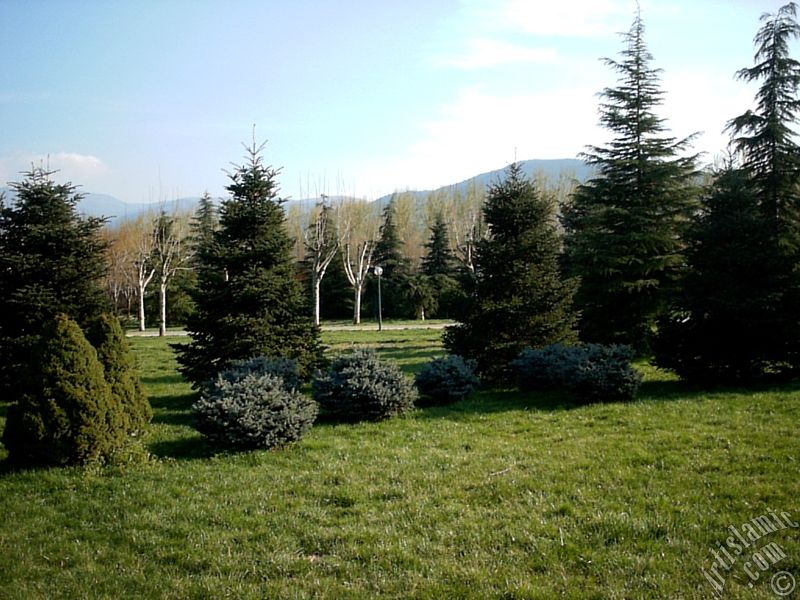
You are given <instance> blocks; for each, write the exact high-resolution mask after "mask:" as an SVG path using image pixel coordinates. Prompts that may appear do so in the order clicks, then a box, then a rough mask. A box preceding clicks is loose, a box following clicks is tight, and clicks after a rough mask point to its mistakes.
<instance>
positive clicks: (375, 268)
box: [372, 265, 383, 277]
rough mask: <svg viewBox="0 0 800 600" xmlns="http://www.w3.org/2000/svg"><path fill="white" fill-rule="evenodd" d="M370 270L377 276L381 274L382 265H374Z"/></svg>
mask: <svg viewBox="0 0 800 600" xmlns="http://www.w3.org/2000/svg"><path fill="white" fill-rule="evenodd" d="M372 272H373V273H375V275H377V276H378V277H380V276H381V275H383V267H381V266H380V265H375V267H373V269H372Z"/></svg>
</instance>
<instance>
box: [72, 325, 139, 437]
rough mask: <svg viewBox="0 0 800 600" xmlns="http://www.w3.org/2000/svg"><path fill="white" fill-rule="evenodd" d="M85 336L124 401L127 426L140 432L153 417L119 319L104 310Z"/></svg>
mask: <svg viewBox="0 0 800 600" xmlns="http://www.w3.org/2000/svg"><path fill="white" fill-rule="evenodd" d="M86 339H87V340H88V341H89V343H90V344H92V346H94V348H95V350H96V351H97V358H98V359H99V360H100V364H102V365H103V370H104V372H105V378H106V381H107V382H108V384H109V385H110V386H111V393H112V394H113V395H114V396H115V397H116V398H117V400H118V401H119V402H120V404H121V405H122V410H123V413H124V419H125V430H126V431H127V432H128V433H131V434H138V433H141V432H142V431H144V428H145V427H146V426H147V424H148V423H149V422H150V419H152V418H153V409H152V408H151V407H150V402H148V400H147V395H146V394H145V393H144V389H143V388H142V384H141V382H140V381H139V373H138V371H137V369H136V363H135V361H134V359H133V356H132V355H131V352H130V349H129V348H128V343H127V341H126V340H125V334H124V333H123V332H122V326H121V325H120V324H119V319H117V318H116V317H114V316H113V315H109V314H103V315H100V316H99V317H97V318H96V319H94V321H92V322H91V323H90V324H89V327H88V328H87V330H86Z"/></svg>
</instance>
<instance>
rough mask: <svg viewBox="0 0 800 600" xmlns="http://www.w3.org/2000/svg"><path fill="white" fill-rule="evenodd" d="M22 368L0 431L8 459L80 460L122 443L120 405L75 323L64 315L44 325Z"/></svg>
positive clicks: (49, 462)
mask: <svg viewBox="0 0 800 600" xmlns="http://www.w3.org/2000/svg"><path fill="white" fill-rule="evenodd" d="M28 369H29V373H28V377H27V379H28V381H27V382H26V384H25V386H24V387H25V390H26V392H25V394H24V395H23V396H22V397H21V398H20V400H19V401H18V402H17V403H16V404H14V405H12V407H11V408H10V410H9V413H8V419H7V421H6V427H5V430H4V432H3V443H4V444H5V446H6V448H7V449H8V452H9V455H10V456H9V457H10V458H11V460H12V461H15V462H19V463H24V464H41V465H68V464H85V463H88V462H91V461H94V460H98V459H99V460H105V459H107V458H109V457H110V456H111V455H112V454H113V452H114V451H115V450H117V449H118V448H119V447H121V446H122V444H123V442H124V439H125V415H124V411H123V409H122V405H121V404H120V402H119V400H118V399H117V397H116V396H114V395H113V394H112V392H111V387H110V386H109V384H108V383H107V382H106V380H105V377H104V374H103V366H102V365H101V364H100V361H99V360H98V359H97V352H96V351H95V349H94V348H93V347H92V346H91V344H89V342H88V341H87V340H86V338H85V337H84V335H83V332H82V331H81V329H80V327H78V325H77V323H75V322H74V321H72V320H71V319H69V318H68V317H66V316H64V315H60V316H58V317H56V318H55V319H54V320H53V321H52V322H51V323H49V324H48V325H47V326H46V327H45V330H44V333H43V335H42V338H41V340H40V342H39V345H38V347H37V348H36V351H35V354H34V361H33V362H32V364H31V365H29V367H28Z"/></svg>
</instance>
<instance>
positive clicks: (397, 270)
mask: <svg viewBox="0 0 800 600" xmlns="http://www.w3.org/2000/svg"><path fill="white" fill-rule="evenodd" d="M402 247H403V242H402V240H401V239H400V236H399V235H398V233H397V226H396V224H395V222H394V203H393V202H392V201H390V202H389V203H388V204H387V205H386V206H385V207H384V209H383V224H382V225H381V228H380V238H379V239H378V242H377V244H376V245H375V252H374V253H373V258H372V264H373V265H379V266H380V267H381V268H382V269H383V275H382V276H381V288H382V290H381V291H382V304H383V316H384V317H387V318H404V317H410V316H411V315H412V314H413V312H414V309H413V307H412V306H411V304H412V302H411V301H410V299H409V296H408V294H409V278H410V277H411V261H409V260H408V258H406V256H405V255H404V254H403V250H402ZM367 298H368V299H369V300H370V301H372V300H373V299H375V298H377V283H376V282H375V280H370V284H369V285H368V288H367ZM373 307H374V305H373ZM376 310H377V309H376Z"/></svg>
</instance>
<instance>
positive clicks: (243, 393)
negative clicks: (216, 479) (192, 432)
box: [192, 373, 317, 450]
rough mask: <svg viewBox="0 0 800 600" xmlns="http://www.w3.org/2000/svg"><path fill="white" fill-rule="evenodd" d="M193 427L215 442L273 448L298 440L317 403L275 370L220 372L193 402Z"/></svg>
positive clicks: (308, 425) (235, 445) (304, 431)
mask: <svg viewBox="0 0 800 600" xmlns="http://www.w3.org/2000/svg"><path fill="white" fill-rule="evenodd" d="M192 408H193V411H194V417H195V425H196V427H197V430H198V431H199V432H200V433H202V434H203V435H205V436H206V437H207V438H208V439H209V440H210V441H211V442H213V443H215V444H218V445H220V446H223V447H226V448H231V449H238V450H246V449H256V448H276V447H280V446H283V445H285V444H288V443H290V442H294V441H296V440H299V439H300V438H301V437H303V435H304V434H305V433H306V432H307V431H308V430H309V429H310V428H311V425H312V424H313V423H314V420H315V419H316V417H317V405H316V403H315V402H314V401H313V400H311V399H310V398H309V397H308V396H305V395H303V394H301V393H300V392H299V391H297V390H296V389H295V390H287V389H286V386H285V384H284V382H283V380H282V379H281V378H280V377H276V376H274V375H259V374H255V373H250V374H246V375H244V376H242V377H231V376H230V375H229V374H228V375H226V376H223V375H222V374H221V375H220V376H219V377H218V378H217V380H216V381H215V382H214V385H213V386H210V388H209V389H207V390H206V391H205V392H203V394H202V395H201V396H200V399H199V400H198V401H197V402H195V403H194V405H193V406H192Z"/></svg>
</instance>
